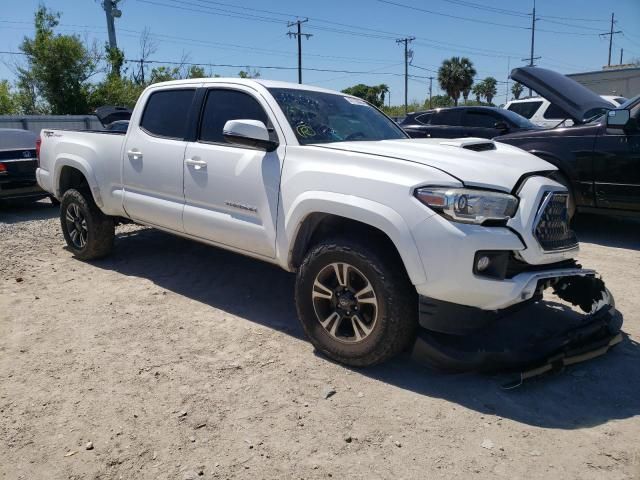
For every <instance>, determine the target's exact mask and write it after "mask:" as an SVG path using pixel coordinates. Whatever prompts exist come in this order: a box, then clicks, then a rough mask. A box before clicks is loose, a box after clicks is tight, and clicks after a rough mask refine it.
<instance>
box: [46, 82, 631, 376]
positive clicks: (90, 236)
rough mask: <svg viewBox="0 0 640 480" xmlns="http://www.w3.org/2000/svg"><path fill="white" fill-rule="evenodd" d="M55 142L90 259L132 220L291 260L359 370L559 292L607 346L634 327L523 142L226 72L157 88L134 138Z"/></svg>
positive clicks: (330, 335) (323, 345) (324, 336)
mask: <svg viewBox="0 0 640 480" xmlns="http://www.w3.org/2000/svg"><path fill="white" fill-rule="evenodd" d="M41 141H42V143H41V147H40V157H39V162H40V163H39V168H38V170H37V178H38V182H39V184H40V185H41V186H42V188H44V189H45V190H46V191H47V192H50V193H51V194H52V195H54V196H55V197H56V198H58V199H59V200H60V201H61V209H60V220H61V226H62V232H63V234H64V238H65V240H66V243H67V245H68V248H69V249H70V251H71V252H73V254H74V255H75V256H76V257H77V258H79V259H82V260H92V259H96V258H99V257H103V256H105V255H107V254H108V253H109V252H110V251H111V249H112V246H113V243H114V229H115V226H116V224H117V223H119V222H122V221H126V222H135V223H137V224H142V225H146V226H150V227H154V228H157V229H160V230H163V231H166V232H170V233H172V234H175V235H179V236H182V237H186V238H189V239H193V240H196V241H199V242H204V243H207V244H210V245H212V246H216V247H221V248H224V249H228V250H231V251H233V252H237V253H241V254H244V255H248V256H251V257H254V258H256V259H260V260H263V261H267V262H270V263H273V264H276V265H279V266H280V267H282V268H283V269H285V270H287V271H290V272H295V273H296V287H295V301H296V305H297V311H298V316H299V319H300V321H301V323H302V325H303V327H304V330H305V332H306V334H307V335H308V337H309V338H310V340H311V342H312V343H313V345H314V346H315V347H316V348H317V349H318V350H319V351H321V352H323V353H324V354H325V355H327V356H329V357H330V358H332V359H335V360H337V361H340V362H342V363H344V364H347V365H351V366H368V365H373V364H376V363H380V362H382V361H384V360H386V359H388V358H390V357H392V356H394V355H395V354H397V353H399V352H400V351H402V350H404V349H408V348H410V347H411V346H413V345H417V344H418V343H419V342H422V343H420V345H422V346H424V343H425V342H427V344H428V345H429V348H422V349H420V348H417V349H418V350H421V351H422V352H426V355H427V356H429V355H430V356H431V357H432V358H434V359H436V360H437V359H438V358H440V359H442V358H444V357H443V355H444V356H446V355H445V354H444V353H443V352H442V351H441V350H440V351H438V349H439V345H441V343H442V341H441V340H442V336H444V337H460V336H465V335H468V334H471V333H473V332H475V331H478V330H479V329H482V328H486V326H487V325H488V324H490V323H491V322H492V321H493V320H494V319H495V318H497V317H499V316H500V314H501V313H504V312H508V311H510V310H511V309H512V308H513V307H516V306H522V305H526V304H527V303H529V302H534V301H538V300H540V298H541V292H542V290H543V289H544V288H546V287H551V288H553V289H554V291H555V292H556V293H557V294H558V295H559V296H560V297H561V298H565V299H566V300H568V301H569V302H571V303H575V304H579V305H580V307H581V308H582V309H583V310H585V312H587V313H588V314H589V315H591V317H594V318H595V317H598V318H599V320H598V321H599V322H601V323H599V324H598V325H599V327H598V328H599V330H598V331H601V330H602V329H603V328H604V329H605V330H606V329H607V328H608V333H607V334H606V335H604V336H601V338H600V337H599V338H600V339H602V338H604V339H605V340H606V341H607V342H609V343H611V338H613V337H614V335H615V334H617V333H618V331H619V323H620V322H617V323H616V321H614V320H612V318H613V315H612V314H610V312H612V311H613V306H612V299H611V296H610V294H609V292H608V291H607V290H606V288H605V287H604V285H603V284H602V282H601V280H600V279H598V278H597V276H596V274H595V272H593V271H592V270H586V269H583V268H581V266H580V265H578V264H577V263H576V261H575V258H576V255H577V253H578V241H577V239H576V236H575V234H574V233H573V231H572V230H571V229H570V227H569V223H568V215H567V190H566V188H565V187H564V186H563V185H561V184H560V183H558V182H557V181H555V180H554V179H553V174H554V172H555V171H556V169H555V167H553V166H552V165H551V164H549V163H547V162H546V161H544V160H542V159H540V158H537V157H536V156H534V155H531V154H529V153H527V152H525V151H523V150H520V149H519V148H516V147H513V146H509V145H505V144H498V143H494V142H492V141H490V140H485V139H474V138H465V139H449V140H443V139H410V138H408V136H407V135H406V134H405V133H404V132H403V131H402V129H400V127H399V126H398V125H396V124H395V123H394V122H393V121H391V120H390V119H389V118H388V117H386V116H385V115H384V114H382V113H381V112H380V111H378V110H377V109H376V108H374V107H373V106H371V105H370V104H368V103H367V102H365V101H363V100H361V99H359V98H356V97H353V96H349V95H345V94H342V93H337V92H334V91H330V90H325V89H321V88H316V87H310V86H301V85H295V84H289V83H283V82H274V81H264V80H248V79H222V78H216V79H198V80H195V79H194V80H181V81H174V82H167V83H160V84H155V85H152V86H150V87H148V88H147V89H146V90H145V91H144V92H143V94H142V95H141V97H140V99H139V100H138V102H137V105H136V107H135V109H134V110H133V113H132V115H131V119H130V122H129V125H128V128H127V131H126V133H124V132H117V131H101V132H87V131H84V132H80V131H66V130H49V129H46V130H43V131H42V133H41ZM123 241H126V240H123ZM584 292H589V293H588V294H585V293H584ZM603 312H605V313H606V315H605V313H603ZM590 325H592V323H591V324H590ZM418 332H423V333H424V332H427V334H428V333H433V334H434V335H438V341H437V342H432V343H428V342H429V337H428V336H427V337H426V338H427V339H426V340H425V336H424V335H421V336H420V337H419V338H418V340H416V337H417V333H418ZM605 337H606V338H605ZM434 338H435V337H434ZM414 351H416V347H414Z"/></svg>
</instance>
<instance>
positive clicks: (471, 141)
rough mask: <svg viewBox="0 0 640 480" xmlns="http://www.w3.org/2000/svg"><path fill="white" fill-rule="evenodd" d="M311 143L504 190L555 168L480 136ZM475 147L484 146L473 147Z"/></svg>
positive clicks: (524, 153) (513, 148) (475, 185)
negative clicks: (406, 163)
mask: <svg viewBox="0 0 640 480" xmlns="http://www.w3.org/2000/svg"><path fill="white" fill-rule="evenodd" d="M314 147H317V148H326V149H331V150H339V151H344V152H350V153H354V154H366V155H372V156H380V157H386V158H394V159H398V160H406V161H409V162H415V163H420V164H422V165H426V166H429V167H432V168H436V169H438V170H440V171H442V172H445V173H447V174H449V175H451V176H452V177H454V178H456V179H458V180H460V181H461V182H462V183H463V184H464V185H466V186H474V187H481V188H491V189H495V190H502V191H505V192H510V191H511V190H513V187H515V185H516V183H517V182H518V180H519V179H520V178H521V177H522V176H524V175H527V174H530V173H532V172H549V171H553V170H555V169H556V168H555V167H554V166H553V165H551V164H550V163H547V162H545V161H544V160H541V159H540V158H538V157H536V156H534V155H531V154H530V153H527V152H525V151H524V150H521V149H519V148H516V147H512V146H511V145H506V144H500V143H495V142H492V141H491V140H486V139H483V138H460V139H444V138H416V139H401V140H380V141H356V142H336V143H325V144H321V145H314ZM478 147H480V148H481V149H482V148H486V150H482V151H476V149H478Z"/></svg>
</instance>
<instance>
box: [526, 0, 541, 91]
mask: <svg viewBox="0 0 640 480" xmlns="http://www.w3.org/2000/svg"><path fill="white" fill-rule="evenodd" d="M536 21H538V19H537V18H536V0H533V11H532V12H531V54H530V55H529V58H528V59H527V58H523V59H522V61H523V62H525V61H527V60H529V66H530V67H535V66H536V64H535V63H534V61H535V60H539V59H540V57H536V56H534V52H535V44H536ZM532 94H533V92H532V91H531V89H529V96H531V95H532Z"/></svg>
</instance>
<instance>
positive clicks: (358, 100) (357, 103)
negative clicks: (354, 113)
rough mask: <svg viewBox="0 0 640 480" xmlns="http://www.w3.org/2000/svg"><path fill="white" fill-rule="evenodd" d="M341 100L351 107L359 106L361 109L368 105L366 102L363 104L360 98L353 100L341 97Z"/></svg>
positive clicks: (352, 98)
mask: <svg viewBox="0 0 640 480" xmlns="http://www.w3.org/2000/svg"><path fill="white" fill-rule="evenodd" d="M342 98H344V99H345V100H346V101H347V102H349V103H350V104H351V105H361V106H363V107H366V106H367V105H368V104H367V102H365V101H364V100H362V99H360V98H354V97H342Z"/></svg>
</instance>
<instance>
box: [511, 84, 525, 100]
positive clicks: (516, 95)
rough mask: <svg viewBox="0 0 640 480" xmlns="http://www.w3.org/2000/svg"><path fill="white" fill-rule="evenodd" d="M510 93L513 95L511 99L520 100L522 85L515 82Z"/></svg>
mask: <svg viewBox="0 0 640 480" xmlns="http://www.w3.org/2000/svg"><path fill="white" fill-rule="evenodd" d="M511 93H513V98H515V99H516V100H518V99H519V98H520V95H522V84H521V83H518V82H515V83H514V84H513V86H512V87H511Z"/></svg>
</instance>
